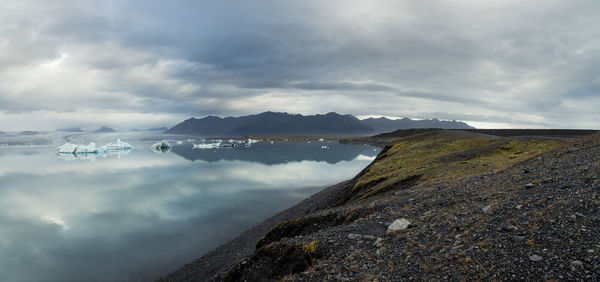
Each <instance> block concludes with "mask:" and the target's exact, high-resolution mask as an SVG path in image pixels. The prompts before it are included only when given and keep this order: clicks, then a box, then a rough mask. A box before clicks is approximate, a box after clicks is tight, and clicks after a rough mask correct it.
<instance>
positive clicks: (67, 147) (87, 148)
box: [58, 142, 98, 154]
mask: <svg viewBox="0 0 600 282" xmlns="http://www.w3.org/2000/svg"><path fill="white" fill-rule="evenodd" d="M58 153H61V154H97V153H98V148H97V147H96V143H94V142H90V144H89V145H78V144H73V143H69V142H67V143H65V144H64V145H62V146H59V147H58Z"/></svg>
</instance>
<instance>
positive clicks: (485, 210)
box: [481, 205, 492, 213]
mask: <svg viewBox="0 0 600 282" xmlns="http://www.w3.org/2000/svg"><path fill="white" fill-rule="evenodd" d="M491 207H492V206H491V205H487V206H485V207H483V208H482V209H481V210H482V211H483V212H484V213H487V212H488V211H489V210H490V208H491Z"/></svg>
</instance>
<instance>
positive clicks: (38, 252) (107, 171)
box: [0, 144, 372, 281]
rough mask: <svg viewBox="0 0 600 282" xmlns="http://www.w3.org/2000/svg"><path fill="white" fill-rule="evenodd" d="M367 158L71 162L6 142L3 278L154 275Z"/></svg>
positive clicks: (0, 179)
mask: <svg viewBox="0 0 600 282" xmlns="http://www.w3.org/2000/svg"><path fill="white" fill-rule="evenodd" d="M139 148H144V147H143V144H142V145H139ZM350 151H351V150H350ZM364 151H371V152H372V148H368V149H367V148H364V150H362V151H361V152H364ZM297 153H298V154H300V155H302V154H303V152H302V151H301V150H299V151H297ZM365 156H366V157H365ZM369 162H370V157H369V156H368V155H362V154H360V153H358V154H356V155H355V156H354V157H353V158H352V159H351V160H349V161H339V162H336V163H328V162H326V161H314V160H313V161H307V160H301V161H293V162H288V163H278V164H264V163H260V162H251V161H243V160H219V161H215V162H207V161H201V160H198V161H195V162H190V161H187V160H185V159H184V158H182V157H180V156H178V155H176V154H169V155H156V154H153V153H152V152H150V150H138V151H134V152H133V153H132V154H130V155H127V156H124V157H123V158H121V159H117V158H107V159H102V160H98V161H96V162H86V161H83V162H65V161H63V160H61V159H59V158H57V157H56V155H55V154H53V153H52V150H51V149H50V148H37V149H27V150H25V149H24V150H14V151H5V152H3V154H1V155H0V183H2V185H1V186H0V224H1V225H2V226H3V228H1V229H0V278H3V280H4V278H7V277H10V278H14V281H31V280H40V279H43V280H45V281H64V280H73V281H76V280H78V281H82V280H85V281H94V280H96V281H119V280H132V279H152V278H156V277H157V276H160V275H161V274H164V273H165V272H168V271H171V270H174V269H176V268H177V267H178V266H180V265H182V264H184V263H187V262H189V261H190V260H192V259H194V258H196V257H199V256H201V254H202V253H205V252H206V251H209V250H210V249H212V248H214V247H216V246H217V245H218V244H220V243H222V242H224V241H226V240H227V239H230V238H232V237H234V236H235V235H237V233H239V232H240V231H242V230H244V229H246V228H248V227H251V226H252V225H254V224H256V223H258V222H259V221H260V220H262V219H264V218H266V217H268V216H270V215H272V214H274V213H276V212H277V211H279V210H282V209H284V208H286V207H288V206H290V205H292V204H294V203H295V202H297V201H299V200H301V199H302V198H305V197H307V196H308V195H310V194H312V193H314V192H316V191H318V190H319V189H320V188H322V187H323V186H324V185H326V184H331V183H335V182H338V181H340V180H343V179H347V178H349V177H351V176H353V175H354V174H355V173H357V172H358V171H360V170H361V169H362V168H363V167H365V166H366V165H367V164H368V163H369ZM300 183H301V184H300ZM305 187H314V188H305ZM319 187H320V188H319ZM258 207H260V208H258ZM38 275H43V276H38ZM9 281H10V280H9Z"/></svg>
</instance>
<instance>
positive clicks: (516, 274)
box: [166, 135, 600, 281]
mask: <svg viewBox="0 0 600 282" xmlns="http://www.w3.org/2000/svg"><path fill="white" fill-rule="evenodd" d="M428 138H429V137H428ZM453 138H454V137H453ZM473 140H474V139H473ZM473 140H470V139H469V140H468V141H469V146H481V147H477V148H488V147H490V146H491V147H490V148H492V149H489V148H488V149H486V150H475V151H473V149H472V148H471V147H468V148H467V149H468V150H466V151H465V152H476V153H473V154H471V155H469V154H458V155H457V154H456V152H452V153H448V154H446V153H447V152H445V151H440V150H438V149H439V148H440V147H439V144H434V145H435V146H433V145H431V144H428V145H427V146H429V147H426V148H428V150H429V151H427V153H428V154H431V152H436V154H437V155H432V156H434V157H435V158H431V159H432V161H428V162H427V164H428V166H426V168H423V169H421V167H425V166H424V165H423V164H422V163H419V164H418V165H419V169H417V170H414V168H408V167H407V166H408V164H406V163H405V162H404V160H402V159H398V160H394V162H393V163H391V164H396V165H397V167H392V168H390V170H391V171H392V172H398V173H397V174H396V173H393V174H389V173H388V172H386V173H388V174H389V176H388V178H387V179H395V178H394V177H396V176H397V175H403V174H402V173H403V171H410V172H411V173H412V171H417V172H419V173H420V172H421V171H423V173H421V174H415V175H411V176H410V177H415V176H417V177H418V179H416V180H415V179H413V178H410V177H406V178H403V179H402V180H400V181H397V180H394V182H390V181H387V180H386V181H387V182H386V181H383V180H382V181H380V180H377V181H379V182H377V181H375V182H369V183H367V184H363V185H358V184H360V183H361V182H360V180H361V177H362V178H364V177H366V176H368V175H369V168H367V169H366V170H365V171H364V172H363V173H361V175H358V176H357V178H355V179H354V180H353V181H351V182H350V183H349V184H347V185H345V186H344V187H338V188H339V189H337V190H335V191H333V192H331V193H330V194H329V198H327V199H320V202H319V203H318V205H317V206H318V207H316V208H312V209H310V211H307V210H304V211H303V213H301V214H303V215H302V216H298V217H296V218H293V219H288V220H284V221H282V222H281V223H279V224H278V225H276V226H275V227H273V228H272V229H271V230H270V231H269V232H267V233H266V235H265V236H264V237H262V238H261V239H260V240H258V242H257V244H256V249H255V251H254V252H253V253H252V254H250V255H249V256H246V257H245V258H242V259H240V260H237V262H235V263H234V264H233V265H232V266H231V267H230V268H228V269H226V270H225V271H224V272H222V273H221V274H219V275H218V276H216V277H211V278H210V279H216V280H219V281H272V280H283V281H356V280H359V281H363V280H380V281H398V280H599V279H600V236H598V234H600V210H599V209H600V199H599V194H600V178H599V177H600V135H594V136H591V137H587V138H584V139H582V140H578V141H575V142H569V143H561V144H560V146H557V144H554V143H553V144H552V146H553V147H552V149H548V150H547V151H545V152H541V151H539V152H538V151H535V150H533V149H532V148H533V147H532V146H529V145H527V146H524V147H519V150H518V151H516V152H513V151H510V154H508V155H507V153H505V152H504V150H508V149H506V148H507V146H506V144H507V142H508V144H513V143H512V142H509V141H506V140H504V139H498V142H496V141H495V140H491V141H490V140H487V139H485V140H483V139H482V140H479V139H477V140H475V141H477V142H475V141H473ZM450 141H451V144H452V146H446V147H444V148H450V147H451V148H454V147H455V144H456V142H462V143H461V144H463V143H464V140H462V139H460V140H458V141H457V139H452V140H450ZM450 141H448V142H450ZM444 142H446V141H444ZM536 142H537V141H536ZM400 143H401V142H400ZM400 143H398V144H400ZM449 144H450V143H449ZM473 144H475V145H473ZM535 144H538V143H535ZM565 144H566V145H565ZM397 146H399V148H402V147H401V146H400V145H397ZM436 146H437V147H436ZM444 146H445V145H444ZM453 146H454V147H453ZM494 146H496V147H494ZM513 147H514V146H513ZM419 148H421V147H419ZM477 148H476V149H477ZM522 148H525V149H522ZM395 149H397V148H396V147H388V148H387V149H386V150H390V151H391V150H395ZM409 149H410V148H409ZM537 149H538V147H536V150H537ZM436 150H437V151H436ZM461 150H462V149H461ZM510 150H513V148H510ZM526 150H533V151H532V152H535V154H532V155H527V156H528V157H527V158H522V157H521V156H523V154H527V152H528V151H526ZM499 154H500V156H502V157H504V156H505V155H506V156H508V159H506V160H515V161H514V162H508V161H506V163H510V165H508V166H507V167H495V168H493V169H489V170H486V171H482V172H481V173H478V174H477V175H469V173H465V175H469V176H468V177H465V178H461V177H450V176H456V175H461V173H460V171H458V172H456V171H455V170H456V167H455V166H456V165H458V164H461V165H480V166H485V167H486V168H489V167H488V165H492V166H493V165H494V164H496V163H503V162H497V161H498V160H504V159H502V158H500V159H498V158H496V157H497V156H499ZM439 155H442V156H451V158H440V157H439ZM456 156H458V158H457V157H456ZM386 157H387V159H388V162H389V159H391V158H393V155H390V153H386V152H385V150H384V152H383V153H382V154H381V155H380V156H379V157H378V159H377V160H376V161H375V163H377V162H379V163H380V164H381V163H384V164H385V162H384V161H385V159H384V158H386ZM450 159H452V160H454V162H451V161H448V160H450ZM433 160H435V161H436V162H439V161H440V160H442V161H443V162H444V163H453V165H452V167H451V168H446V169H441V168H440V167H436V166H435V165H432V164H433ZM488 161H489V164H488V163H486V162H488ZM374 167H375V166H373V165H372V167H371V172H372V170H373V168H374ZM471 168H473V169H474V170H475V171H478V170H477V168H476V167H471ZM438 173H439V174H440V175H442V174H443V175H444V176H445V178H444V181H435V180H436V178H435V175H436V174H438ZM452 173H454V174H452ZM371 174H372V173H371ZM402 177H404V176H402ZM388 182H389V183H388ZM381 183H383V184H381ZM386 183H387V184H386ZM384 184H385V185H384ZM382 185H383V186H382ZM365 187H366V188H365ZM374 188H377V190H373V189H374ZM348 191H351V192H352V193H354V194H352V193H350V192H348ZM373 191H375V192H377V193H374V192H373ZM349 193H350V194H349ZM357 193H358V194H357ZM367 196H368V197H367ZM340 197H342V198H343V201H340ZM313 204H314V203H313ZM178 273H180V272H178ZM187 273H188V275H187V276H185V277H184V276H181V275H177V273H174V274H172V275H171V276H168V277H167V279H166V280H172V281H200V280H204V279H198V277H201V276H198V272H197V271H194V270H193V267H192V269H189V270H188V272H187Z"/></svg>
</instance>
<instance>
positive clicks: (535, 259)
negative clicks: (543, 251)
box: [529, 255, 542, 261]
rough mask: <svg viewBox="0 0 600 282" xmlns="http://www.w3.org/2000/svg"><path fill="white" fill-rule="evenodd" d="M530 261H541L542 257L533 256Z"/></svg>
mask: <svg viewBox="0 0 600 282" xmlns="http://www.w3.org/2000/svg"><path fill="white" fill-rule="evenodd" d="M529 260H530V261H541V260H542V257H540V256H538V255H531V256H529Z"/></svg>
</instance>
